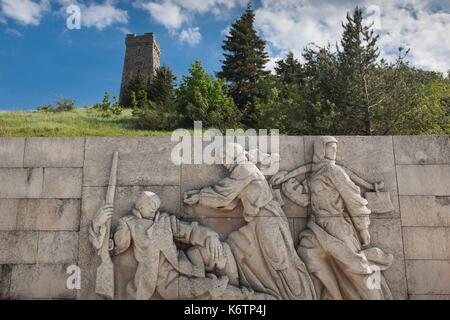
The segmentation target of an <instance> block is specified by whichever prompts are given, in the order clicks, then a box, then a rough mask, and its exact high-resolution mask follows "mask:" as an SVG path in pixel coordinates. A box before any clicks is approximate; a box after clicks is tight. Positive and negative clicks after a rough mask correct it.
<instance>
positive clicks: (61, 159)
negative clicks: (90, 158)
mask: <svg viewBox="0 0 450 320" xmlns="http://www.w3.org/2000/svg"><path fill="white" fill-rule="evenodd" d="M84 140H85V139H84V138H27V141H26V145H25V158H24V166H25V167H33V168H49V167H50V168H81V167H83V161H84Z"/></svg>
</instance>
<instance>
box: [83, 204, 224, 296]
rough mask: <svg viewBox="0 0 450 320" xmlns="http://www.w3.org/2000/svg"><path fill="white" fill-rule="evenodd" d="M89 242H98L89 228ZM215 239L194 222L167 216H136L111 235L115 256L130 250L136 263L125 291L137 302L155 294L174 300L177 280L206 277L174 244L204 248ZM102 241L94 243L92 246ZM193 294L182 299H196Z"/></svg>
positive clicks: (96, 233)
mask: <svg viewBox="0 0 450 320" xmlns="http://www.w3.org/2000/svg"><path fill="white" fill-rule="evenodd" d="M90 231H91V238H92V239H98V240H101V239H99V230H93V228H92V226H91V230H90ZM211 235H216V234H215V233H214V232H213V231H210V230H209V229H207V228H204V227H201V226H199V225H198V224H197V223H196V222H193V223H186V222H182V221H180V220H178V219H177V218H176V217H175V216H171V215H169V214H166V213H161V214H158V215H157V216H156V217H155V221H153V220H150V219H143V218H142V217H140V214H139V212H137V211H134V214H131V215H128V216H125V217H123V218H121V219H120V220H119V224H118V226H117V228H116V231H115V233H114V243H115V249H114V250H115V252H114V253H115V254H116V255H118V254H120V253H122V252H125V251H126V250H127V249H128V248H129V247H130V246H132V248H133V251H134V256H135V258H136V260H137V262H138V267H137V271H136V274H135V277H134V280H133V281H132V282H131V283H129V285H128V287H127V291H128V293H129V294H130V295H131V296H133V297H134V298H136V299H137V300H148V299H150V298H151V297H152V296H153V295H154V293H155V290H156V289H158V293H159V294H160V295H161V296H162V297H163V298H165V299H177V298H178V294H179V288H178V284H179V277H180V275H182V276H187V277H198V278H204V277H205V268H204V265H195V264H193V263H192V262H191V261H190V259H189V258H188V257H187V256H186V255H185V253H184V252H183V251H182V250H178V249H177V247H176V245H175V243H174V240H177V241H179V242H182V243H186V244H190V245H199V246H203V245H204V244H205V241H206V239H207V238H208V237H209V236H211ZM96 242H98V243H101V241H93V243H94V246H95V243H96ZM194 291H195V290H193V291H192V292H191V293H189V294H186V295H185V298H197V294H198V295H201V294H203V293H204V292H199V293H196V292H194Z"/></svg>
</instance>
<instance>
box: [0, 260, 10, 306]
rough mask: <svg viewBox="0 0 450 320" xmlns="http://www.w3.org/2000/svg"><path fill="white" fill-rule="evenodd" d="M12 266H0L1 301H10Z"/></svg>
mask: <svg viewBox="0 0 450 320" xmlns="http://www.w3.org/2000/svg"><path fill="white" fill-rule="evenodd" d="M11 271H12V266H11V265H8V264H3V265H0V300H5V299H9V288H10V286H11Z"/></svg>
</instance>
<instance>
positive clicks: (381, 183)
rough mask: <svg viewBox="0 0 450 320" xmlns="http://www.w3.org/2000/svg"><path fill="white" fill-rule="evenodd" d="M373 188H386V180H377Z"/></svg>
mask: <svg viewBox="0 0 450 320" xmlns="http://www.w3.org/2000/svg"><path fill="white" fill-rule="evenodd" d="M373 189H374V190H376V191H378V190H382V189H384V181H383V180H381V181H380V182H375V183H374V185H373Z"/></svg>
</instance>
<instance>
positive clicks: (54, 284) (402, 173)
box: [0, 137, 450, 299]
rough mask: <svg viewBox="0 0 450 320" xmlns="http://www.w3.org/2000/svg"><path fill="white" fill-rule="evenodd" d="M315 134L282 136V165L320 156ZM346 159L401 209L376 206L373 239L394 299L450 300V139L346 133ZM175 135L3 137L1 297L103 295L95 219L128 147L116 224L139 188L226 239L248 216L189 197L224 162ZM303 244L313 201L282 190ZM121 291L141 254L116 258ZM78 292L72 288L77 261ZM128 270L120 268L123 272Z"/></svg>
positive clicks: (217, 175) (218, 174)
mask: <svg viewBox="0 0 450 320" xmlns="http://www.w3.org/2000/svg"><path fill="white" fill-rule="evenodd" d="M313 139H314V137H281V141H280V155H281V169H283V170H290V169H294V168H295V167H297V166H299V165H301V164H304V163H308V162H311V160H312V141H313ZM337 139H338V140H339V151H338V160H339V161H340V162H341V163H343V164H344V165H345V166H346V167H349V168H351V169H353V170H354V171H356V172H357V173H359V174H360V175H361V176H362V177H364V178H365V179H367V180H369V181H378V180H380V179H384V181H385V184H386V190H387V191H388V192H390V195H391V200H392V203H393V204H394V207H395V211H394V212H392V213H390V214H383V215H379V214H378V215H376V214H374V215H372V224H371V227H370V232H371V235H372V239H373V241H372V242H373V243H374V244H375V245H377V246H379V247H380V248H382V249H383V250H384V251H386V252H390V253H393V254H394V256H395V262H394V265H393V266H392V267H391V268H390V269H389V270H388V271H387V272H386V273H385V275H386V279H387V282H388V283H389V285H390V287H391V289H392V291H393V293H394V296H395V298H397V299H408V298H410V299H448V298H450V147H449V142H448V137H337ZM174 145H175V143H174V142H170V139H169V138H137V139H134V138H133V139H131V138H77V139H65V138H61V139H49V138H26V139H9V138H6V139H5V138H0V298H1V299H11V298H12V299H76V298H78V299H95V298H97V297H96V295H95V293H94V284H95V270H96V266H97V265H98V258H97V256H96V253H95V252H94V250H93V249H92V248H91V246H90V243H89V241H88V236H87V234H88V233H87V232H88V231H87V226H88V224H89V222H90V221H91V219H92V217H93V215H94V214H95V213H96V211H97V209H98V208H99V207H100V205H101V203H102V199H104V196H105V193H106V187H107V184H108V176H109V170H110V165H111V155H112V153H113V151H116V150H117V151H119V152H120V161H119V169H118V181H117V186H118V188H117V192H116V207H115V208H116V210H115V216H114V219H113V224H114V223H115V222H116V221H117V219H118V218H120V217H122V216H124V215H125V214H127V213H128V212H129V210H130V208H131V205H132V203H133V201H134V200H135V199H136V197H137V195H138V194H139V192H140V191H142V190H144V189H145V190H151V191H153V192H156V193H157V194H159V195H160V196H161V198H162V207H163V210H165V211H168V212H171V213H175V214H177V215H178V216H180V217H183V218H184V219H194V220H197V221H199V222H200V223H203V224H205V225H207V226H210V227H212V228H213V229H214V230H216V231H217V232H218V233H220V235H221V236H222V237H223V238H224V237H226V235H227V234H228V233H229V232H230V231H232V230H235V229H237V228H238V227H240V226H242V225H243V224H244V221H243V219H242V217H241V216H240V208H239V207H238V208H237V209H236V210H234V211H232V212H226V213H225V212H221V211H217V212H211V210H210V209H206V208H203V207H200V206H194V207H192V208H191V207H187V206H184V205H183V204H182V194H183V192H184V191H187V190H190V189H192V188H198V187H202V186H206V185H208V184H210V183H214V182H216V181H218V180H219V179H221V178H222V177H224V176H225V174H226V172H225V170H224V169H223V168H222V167H221V166H216V165H212V166H208V165H182V166H177V165H175V164H173V163H172V162H171V160H170V154H171V151H172V148H173V146H174ZM285 201H286V205H285V211H286V214H287V216H288V219H289V222H290V227H291V231H292V232H293V235H294V241H297V239H298V234H299V232H300V231H301V230H302V229H303V228H304V227H305V224H306V219H307V214H308V213H307V210H306V209H303V208H300V207H299V206H297V205H295V204H294V203H292V202H290V201H289V200H288V199H285ZM114 263H115V268H116V274H118V276H117V277H116V283H117V289H116V290H117V294H118V296H119V297H123V296H124V291H125V285H126V283H127V281H128V280H129V279H130V278H131V277H132V275H133V273H134V268H135V262H134V259H133V257H132V255H131V254H130V253H127V254H125V255H122V256H119V257H116V258H114ZM73 264H75V265H78V266H80V268H81V279H82V283H81V290H69V289H67V287H66V280H67V278H68V276H69V275H68V274H67V273H66V269H67V267H68V266H70V265H73ZM119 275H120V276H119Z"/></svg>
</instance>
